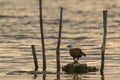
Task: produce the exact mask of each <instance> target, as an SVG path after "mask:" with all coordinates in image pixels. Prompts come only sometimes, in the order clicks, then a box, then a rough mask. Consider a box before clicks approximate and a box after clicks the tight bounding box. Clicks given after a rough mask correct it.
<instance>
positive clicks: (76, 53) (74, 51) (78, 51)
mask: <svg viewBox="0 0 120 80" xmlns="http://www.w3.org/2000/svg"><path fill="white" fill-rule="evenodd" d="M67 47H69V49H70V50H69V53H70V55H71V56H72V57H73V60H74V62H78V60H79V58H80V57H82V56H86V54H85V53H84V52H82V50H81V49H80V48H72V45H68V46H67ZM76 59H77V60H76Z"/></svg>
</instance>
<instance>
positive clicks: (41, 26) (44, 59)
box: [39, 0, 46, 72]
mask: <svg viewBox="0 0 120 80" xmlns="http://www.w3.org/2000/svg"><path fill="white" fill-rule="evenodd" d="M39 13H40V32H41V44H42V56H43V72H46V56H45V43H44V32H43V20H42V0H39Z"/></svg>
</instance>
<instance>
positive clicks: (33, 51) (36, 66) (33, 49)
mask: <svg viewBox="0 0 120 80" xmlns="http://www.w3.org/2000/svg"><path fill="white" fill-rule="evenodd" d="M31 48H32V54H33V59H34V66H35V68H34V71H38V61H37V56H36V51H35V46H34V45H31Z"/></svg>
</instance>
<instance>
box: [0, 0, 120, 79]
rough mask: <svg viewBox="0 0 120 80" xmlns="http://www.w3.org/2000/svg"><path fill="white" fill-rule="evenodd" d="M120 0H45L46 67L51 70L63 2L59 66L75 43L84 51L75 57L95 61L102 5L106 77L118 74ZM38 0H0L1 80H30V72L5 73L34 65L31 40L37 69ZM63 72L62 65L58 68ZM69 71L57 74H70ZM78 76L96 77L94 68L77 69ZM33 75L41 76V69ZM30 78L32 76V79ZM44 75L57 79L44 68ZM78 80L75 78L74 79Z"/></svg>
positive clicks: (67, 76)
mask: <svg viewBox="0 0 120 80" xmlns="http://www.w3.org/2000/svg"><path fill="white" fill-rule="evenodd" d="M119 4H120V1H119V0H114V1H112V0H44V1H43V20H44V33H45V45H46V58H47V71H52V72H56V69H55V68H56V64H55V62H56V60H55V59H56V58H55V56H56V55H55V54H56V50H55V49H56V45H57V38H58V29H59V28H58V27H59V12H60V7H63V8H64V14H63V30H62V40H61V54H60V55H61V67H62V66H64V65H65V64H67V63H70V62H72V61H73V60H72V58H71V57H70V56H69V53H68V49H67V48H66V45H68V44H72V45H75V46H78V47H80V48H81V49H82V50H83V51H84V52H85V53H86V54H87V57H83V58H81V59H80V60H79V62H80V63H86V64H88V65H92V66H97V67H98V68H99V67H100V57H101V56H100V53H101V51H100V47H101V44H102V37H103V36H102V35H103V27H102V26H103V25H102V23H103V21H102V11H103V10H106V9H107V10H108V36H107V46H106V47H107V48H106V55H105V80H119V78H120V77H119V75H120V64H119V63H120V53H119V51H120V50H119V48H120V45H119V44H120V35H119V34H120V27H119V25H120V18H119V17H120V11H119V9H120V5H119ZM39 29H40V28H39V6H38V0H0V37H1V39H0V45H1V46H0V77H1V78H3V79H4V80H9V79H12V80H33V75H24V76H23V75H15V76H14V75H12V76H10V75H6V73H8V72H10V71H17V70H18V71H19V70H25V71H31V70H33V68H34V65H33V59H32V53H31V45H33V44H34V45H36V49H37V55H38V60H39V67H40V68H39V70H40V71H42V52H41V41H40V30H39ZM61 72H62V71H61ZM73 77H74V76H73V75H72V74H71V75H67V74H66V75H63V72H62V75H61V80H72V79H73ZM79 78H81V80H101V76H100V75H99V72H96V73H90V74H82V75H79ZM37 79H41V80H42V75H38V77H37ZM37 79H35V80H37ZM46 79H47V80H50V79H51V80H54V79H56V75H54V74H49V75H47V77H46ZM79 80H80V79H79Z"/></svg>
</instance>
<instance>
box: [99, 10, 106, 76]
mask: <svg viewBox="0 0 120 80" xmlns="http://www.w3.org/2000/svg"><path fill="white" fill-rule="evenodd" d="M103 28H104V34H103V43H102V47H101V69H100V74H101V75H104V63H105V62H104V60H105V57H104V55H105V48H106V37H107V10H104V11H103Z"/></svg>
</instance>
